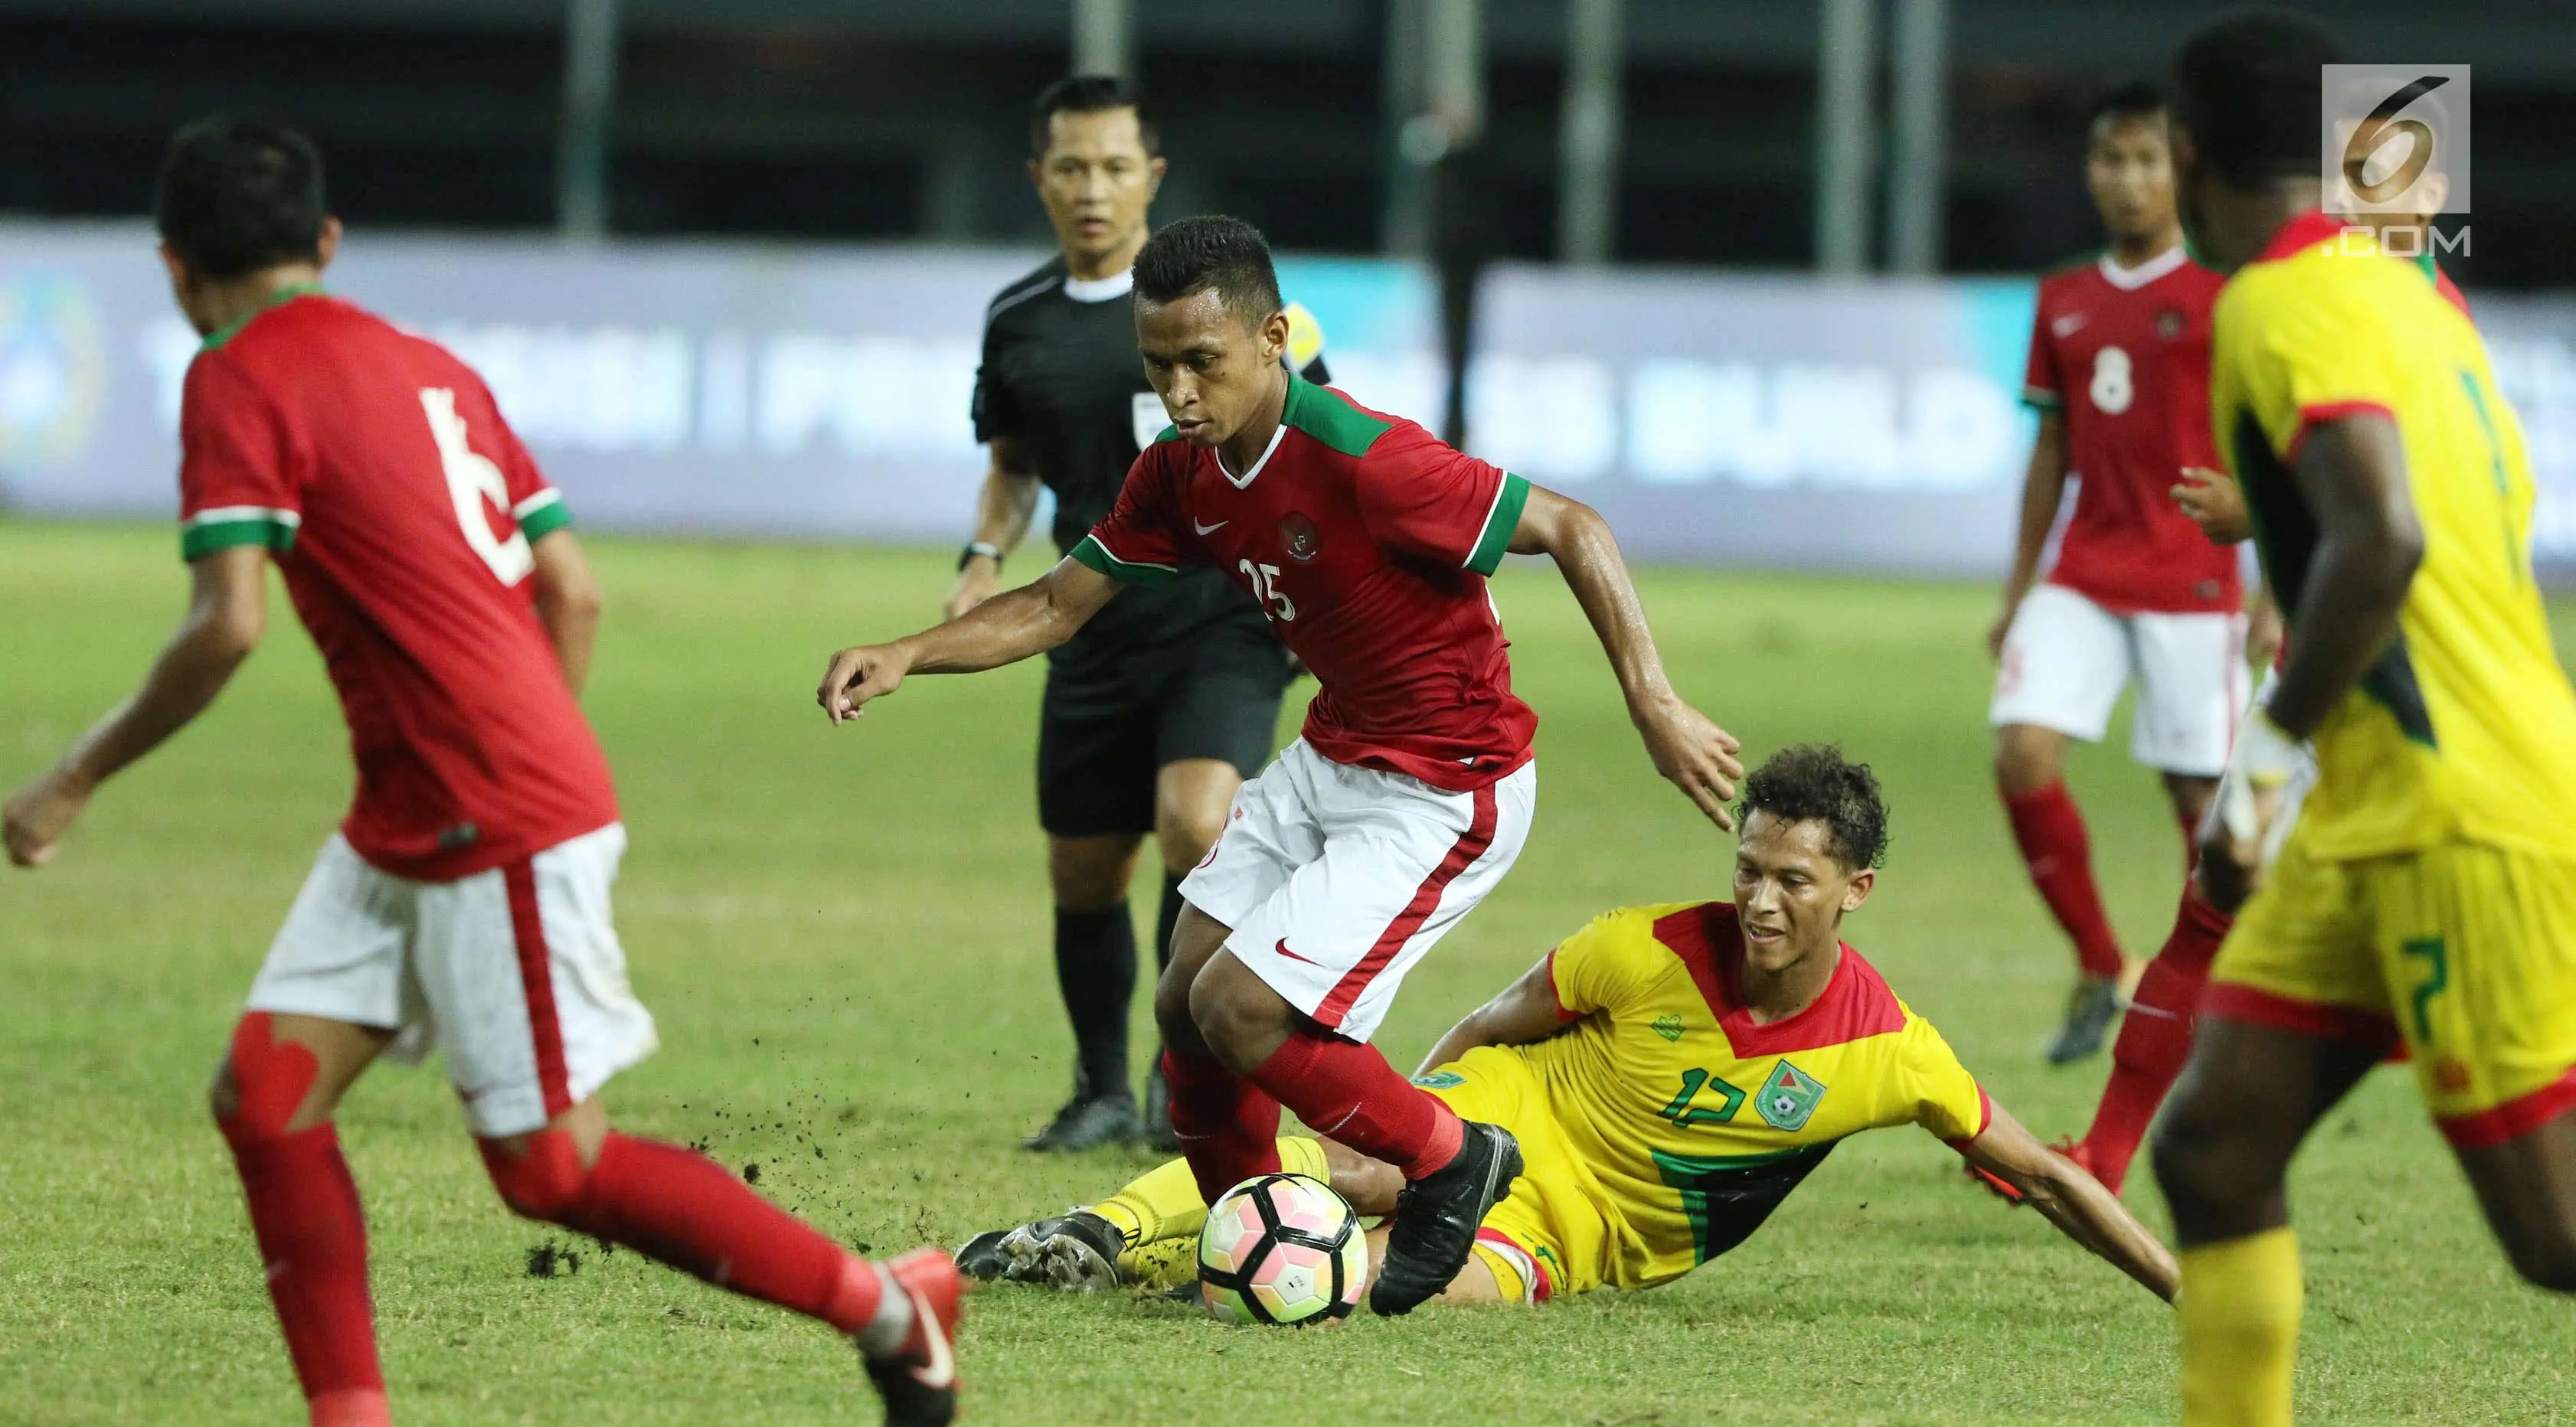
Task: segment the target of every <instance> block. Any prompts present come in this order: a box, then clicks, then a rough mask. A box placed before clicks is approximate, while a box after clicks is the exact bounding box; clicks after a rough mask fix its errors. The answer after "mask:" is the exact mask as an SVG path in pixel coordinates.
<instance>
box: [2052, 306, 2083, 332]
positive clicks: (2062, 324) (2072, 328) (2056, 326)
mask: <svg viewBox="0 0 2576 1427" xmlns="http://www.w3.org/2000/svg"><path fill="white" fill-rule="evenodd" d="M2048 330H2049V331H2050V332H2051V333H2053V334H2055V335H2057V336H2060V337H2072V336H2074V335H2075V334H2076V333H2078V332H2080V331H2082V330H2084V314H2083V313H2081V312H2070V313H2067V314H2066V315H2065V316H2063V317H2055V318H2051V319H2049V323H2048Z"/></svg>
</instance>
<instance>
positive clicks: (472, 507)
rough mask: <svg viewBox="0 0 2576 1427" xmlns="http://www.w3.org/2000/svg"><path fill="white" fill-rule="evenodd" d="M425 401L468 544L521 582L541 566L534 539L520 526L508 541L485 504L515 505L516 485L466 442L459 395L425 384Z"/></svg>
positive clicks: (504, 576)
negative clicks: (495, 530)
mask: <svg viewBox="0 0 2576 1427" xmlns="http://www.w3.org/2000/svg"><path fill="white" fill-rule="evenodd" d="M420 405H421V409H422V410H423V411H426V412H428V413H429V435H430V439H431V440H434V441H436V442H437V443H438V460H439V464H440V465H441V466H443V467H444V468H445V469H446V472H447V495H448V499H449V500H450V501H451V502H453V503H454V504H455V506H456V523H457V525H458V526H459V527H461V528H462V529H463V530H464V531H465V543H466V544H468V545H471V546H473V547H474V553H475V554H476V555H478V556H480V557H482V560H483V563H484V564H486V565H489V566H491V567H492V574H493V576H494V577H495V578H497V579H498V580H500V582H501V583H502V584H505V585H515V584H517V583H518V582H519V581H521V580H524V579H526V578H527V577H528V572H529V571H530V570H533V569H535V568H536V567H537V557H536V555H535V553H534V552H533V551H531V550H529V549H528V537H527V536H526V534H524V533H523V532H521V531H520V530H519V529H518V528H517V527H516V526H515V525H513V526H512V527H511V530H510V538H509V539H507V540H504V539H502V538H501V537H499V536H497V535H494V534H493V533H492V517H491V515H490V513H489V512H488V511H487V510H486V509H485V508H484V503H485V502H486V501H489V502H490V503H491V504H492V505H495V506H498V507H500V508H501V509H502V510H504V511H507V510H508V509H509V508H510V483H509V481H508V480H507V479H505V478H504V477H503V476H502V474H501V468H500V467H499V466H496V465H494V464H493V463H492V460H491V458H490V457H488V456H483V455H480V454H477V453H476V451H475V450H474V448H473V447H471V446H469V445H467V444H466V443H465V418H464V417H461V416H459V415H457V414H456V393H455V392H453V391H450V390H448V389H447V388H446V387H443V386H433V387H423V388H421V393H420Z"/></svg>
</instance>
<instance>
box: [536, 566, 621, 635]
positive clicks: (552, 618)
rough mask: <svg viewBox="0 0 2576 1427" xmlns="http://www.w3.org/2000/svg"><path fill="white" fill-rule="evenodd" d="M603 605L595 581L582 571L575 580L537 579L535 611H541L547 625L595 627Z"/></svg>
mask: <svg viewBox="0 0 2576 1427" xmlns="http://www.w3.org/2000/svg"><path fill="white" fill-rule="evenodd" d="M607 603H608V600H607V596H606V595H604V594H603V593H602V592H601V590H600V588H599V582H598V581H597V580H594V579H592V578H590V574H589V572H588V571H586V570H585V571H583V572H582V573H581V575H580V577H578V578H569V579H551V580H541V581H539V582H538V584H537V608H538V609H540V610H542V611H544V612H545V615H546V622H547V623H548V624H556V623H560V622H562V621H566V620H577V621H580V622H582V623H585V624H597V623H598V622H599V616H600V612H601V611H602V610H603V609H604V608H605V607H606V606H607Z"/></svg>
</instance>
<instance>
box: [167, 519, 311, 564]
mask: <svg viewBox="0 0 2576 1427" xmlns="http://www.w3.org/2000/svg"><path fill="white" fill-rule="evenodd" d="M236 545H265V546H267V547H268V548H269V549H270V550H271V551H274V552H275V553H277V554H280V555H283V554H285V553H286V552H287V551H289V550H292V549H294V548H295V527H294V526H292V525H289V524H287V523H286V522H285V521H282V520H268V519H262V518H258V517H253V518H251V519H248V520H209V521H205V522H203V523H200V524H194V525H190V526H189V527H187V528H186V529H185V530H182V531H181V532H179V558H180V559H182V560H190V561H194V560H202V559H204V558H206V557H207V556H209V555H212V554H213V553H215V552H216V551H218V550H229V549H231V548H232V547H234V546H236Z"/></svg>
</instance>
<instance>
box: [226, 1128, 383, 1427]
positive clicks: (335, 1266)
mask: <svg viewBox="0 0 2576 1427" xmlns="http://www.w3.org/2000/svg"><path fill="white" fill-rule="evenodd" d="M293 1108H294V1107H293V1106H292V1105H290V1106H288V1107H287V1109H288V1111H289V1112H290V1113H291V1112H292V1110H293ZM223 1129H224V1137H225V1138H226V1139H228V1140H230V1141H232V1147H233V1164H234V1166H235V1167H236V1168H238V1169H239V1170H240V1171H241V1182H242V1195H243V1197H244V1198H245V1199H247V1200H248V1201H249V1202H250V1227H251V1233H252V1234H253V1235H254V1236H256V1237H257V1238H258V1240H259V1256H260V1260H261V1262H262V1263H263V1264H264V1265H265V1266H266V1268H267V1272H268V1296H269V1298H270V1300H271V1301H272V1302H274V1303H275V1304H276V1305H277V1322H278V1326H279V1327H281V1328H283V1329H284V1330H285V1332H286V1352H287V1355H288V1356H289V1357H291V1358H292V1359H294V1361H295V1380H296V1381H297V1382H298V1383H300V1384H302V1385H303V1388H304V1397H305V1400H306V1402H308V1403H310V1404H311V1410H312V1422H313V1427H381V1424H383V1423H385V1422H388V1421H390V1420H391V1419H390V1418H389V1417H388V1416H387V1414H386V1408H385V1377H384V1372H383V1370H382V1369H381V1368H379V1367H378V1366H377V1364H376V1320H375V1311H374V1309H373V1307H372V1306H371V1305H370V1304H369V1303H368V1301H367V1228H366V1223H365V1220H364V1219H363V1217H362V1216H361V1215H360V1213H359V1209H358V1184H357V1181H356V1180H354V1179H352V1178H351V1177H350V1175H349V1162H348V1161H347V1160H346V1159H344V1158H342V1157H341V1155H340V1137H339V1134H338V1132H337V1131H335V1130H334V1129H333V1128H332V1127H331V1126H329V1125H327V1124H326V1125H316V1126H314V1127H313V1128H312V1129H309V1130H298V1131H296V1132H294V1133H293V1134H285V1135H276V1136H274V1137H257V1136H255V1135H254V1134H253V1133H252V1132H251V1131H249V1130H248V1129H247V1128H245V1126H244V1123H243V1121H241V1120H240V1119H234V1120H230V1121H227V1122H225V1123H224V1126H223Z"/></svg>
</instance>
